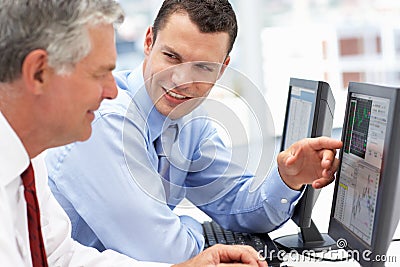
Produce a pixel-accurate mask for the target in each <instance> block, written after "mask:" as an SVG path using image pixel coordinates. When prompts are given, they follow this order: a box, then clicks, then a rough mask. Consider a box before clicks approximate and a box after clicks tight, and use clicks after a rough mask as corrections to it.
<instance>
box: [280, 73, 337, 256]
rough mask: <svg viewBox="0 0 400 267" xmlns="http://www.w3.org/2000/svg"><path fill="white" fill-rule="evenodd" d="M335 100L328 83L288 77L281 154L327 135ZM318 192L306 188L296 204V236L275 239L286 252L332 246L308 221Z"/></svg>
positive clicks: (328, 238) (325, 235) (330, 127)
mask: <svg viewBox="0 0 400 267" xmlns="http://www.w3.org/2000/svg"><path fill="white" fill-rule="evenodd" d="M334 109H335V99H334V97H333V94H332V91H331V88H330V86H329V84H328V83H326V82H323V81H312V80H304V79H296V78H291V79H290V83H289V94H288V99H287V105H286V115H285V123H284V128H283V134H282V143H281V151H283V150H285V149H287V148H288V147H289V146H290V145H292V144H293V143H295V142H296V141H298V140H301V139H303V138H307V137H319V136H331V132H332V124H333V114H334ZM319 193H320V190H317V189H314V188H313V187H312V186H310V185H309V186H307V187H306V189H305V192H304V195H303V197H302V198H301V199H300V201H299V203H298V204H297V205H296V208H295V211H294V215H293V217H292V220H293V221H294V222H295V223H296V224H297V226H298V227H299V230H300V231H299V233H298V234H295V235H289V236H283V237H279V238H277V239H275V240H274V241H275V243H277V244H278V246H280V247H281V248H283V249H286V250H293V249H295V250H297V251H303V250H309V249H314V250H315V251H319V250H323V249H326V248H328V247H330V246H332V245H333V244H334V241H333V240H332V238H330V237H329V236H328V235H327V234H321V233H320V232H319V230H318V229H317V227H316V225H315V224H314V222H313V221H312V219H311V214H312V209H313V207H314V204H315V202H316V200H317V198H318V195H319Z"/></svg>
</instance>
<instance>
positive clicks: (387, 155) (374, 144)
mask: <svg viewBox="0 0 400 267" xmlns="http://www.w3.org/2000/svg"><path fill="white" fill-rule="evenodd" d="M398 114H400V91H399V89H397V88H390V87H383V86H378V85H372V84H364V83H350V84H349V90H348V98H347V107H346V113H345V118H344V125H343V130H342V141H343V148H342V149H341V151H340V155H339V159H340V161H341V163H340V166H339V169H338V172H337V178H336V182H335V191H334V196H333V203H332V210H331V217H330V222H329V230H328V233H329V235H330V236H331V237H332V238H334V239H335V240H338V246H339V245H340V246H339V247H340V248H344V247H345V246H346V245H347V246H346V249H347V250H349V251H350V252H351V253H350V255H352V256H353V258H355V260H357V261H359V262H360V264H361V265H362V266H363V267H365V266H374V267H375V266H384V262H382V261H380V260H383V259H384V258H385V255H386V252H387V250H388V247H389V245H390V242H391V239H392V237H393V234H394V232H395V230H396V226H397V224H398V221H399V217H400V209H399V208H398V207H397V208H396V207H395V205H398V204H396V203H399V202H400V180H399V178H400V177H399V163H400V161H399V159H400V157H399V155H400V138H399V135H400V120H399V118H398V117H397V116H398Z"/></svg>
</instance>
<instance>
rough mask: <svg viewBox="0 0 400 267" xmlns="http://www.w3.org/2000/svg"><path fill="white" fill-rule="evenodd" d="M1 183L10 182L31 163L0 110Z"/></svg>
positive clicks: (2, 184)
mask: <svg viewBox="0 0 400 267" xmlns="http://www.w3.org/2000/svg"><path fill="white" fill-rule="evenodd" d="M0 129H1V135H0V151H1V152H0V185H1V186H5V185H7V184H9V183H10V182H11V181H12V180H14V179H15V178H16V177H18V176H20V175H21V173H22V172H23V171H24V170H25V169H26V168H27V167H28V165H29V156H28V152H27V151H26V149H25V148H24V146H23V144H22V142H21V140H20V139H19V137H18V136H17V134H16V133H15V132H14V130H13V129H12V128H11V126H10V124H9V123H8V121H7V119H6V118H5V117H4V116H3V114H2V113H1V112H0Z"/></svg>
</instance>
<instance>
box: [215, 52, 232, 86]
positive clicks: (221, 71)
mask: <svg viewBox="0 0 400 267" xmlns="http://www.w3.org/2000/svg"><path fill="white" fill-rule="evenodd" d="M229 62H231V57H230V56H229V55H228V56H227V57H226V59H225V61H224V63H222V66H221V70H220V71H219V74H218V79H217V80H219V78H221V76H222V74H224V72H225V70H226V68H227V67H228V65H229Z"/></svg>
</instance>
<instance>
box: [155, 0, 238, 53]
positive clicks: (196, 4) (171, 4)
mask: <svg viewBox="0 0 400 267" xmlns="http://www.w3.org/2000/svg"><path fill="white" fill-rule="evenodd" d="M177 12H181V13H187V14H188V15H189V18H190V20H191V21H192V22H193V23H194V24H196V25H197V26H198V27H199V30H200V31H201V32H203V33H216V32H226V33H228V34H229V44H228V54H229V53H230V52H231V50H232V47H233V44H234V42H235V39H236V36H237V31H238V26H237V21H236V15H235V12H234V11H233V9H232V6H231V4H230V3H229V1H228V0H202V1H199V0H165V1H164V2H163V4H162V6H161V8H160V10H159V11H158V14H157V17H156V19H155V20H154V24H153V39H154V41H155V40H156V38H157V33H158V31H160V30H162V29H163V27H164V26H165V25H166V23H167V20H168V18H169V17H170V16H171V15H172V14H174V13H177Z"/></svg>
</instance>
